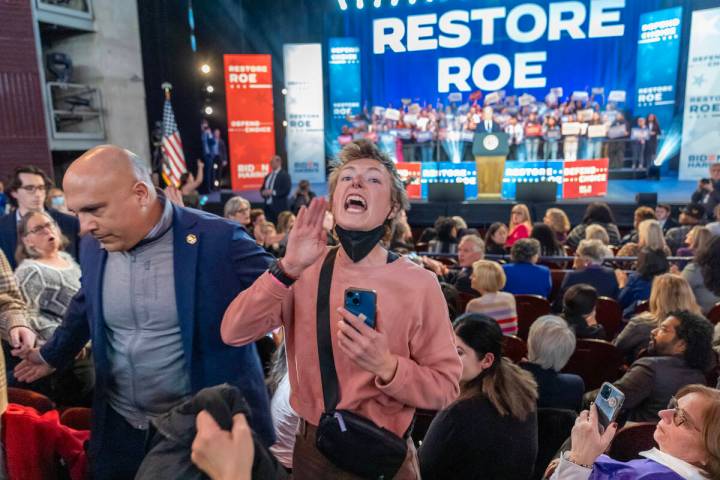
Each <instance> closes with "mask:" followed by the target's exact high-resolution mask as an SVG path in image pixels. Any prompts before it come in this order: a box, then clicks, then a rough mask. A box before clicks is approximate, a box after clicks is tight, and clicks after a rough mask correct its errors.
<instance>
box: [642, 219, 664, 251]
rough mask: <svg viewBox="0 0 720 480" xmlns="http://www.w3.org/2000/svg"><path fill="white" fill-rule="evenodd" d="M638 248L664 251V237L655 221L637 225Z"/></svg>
mask: <svg viewBox="0 0 720 480" xmlns="http://www.w3.org/2000/svg"><path fill="white" fill-rule="evenodd" d="M638 246H640V247H648V248H649V249H650V250H665V247H666V246H667V244H666V243H665V236H664V235H663V232H662V227H660V224H659V223H658V221H657V220H643V221H642V222H640V225H638Z"/></svg>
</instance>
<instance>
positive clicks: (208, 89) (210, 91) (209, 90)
mask: <svg viewBox="0 0 720 480" xmlns="http://www.w3.org/2000/svg"><path fill="white" fill-rule="evenodd" d="M205 91H206V92H207V93H213V92H214V91H215V87H213V86H212V85H208V86H206V87H205Z"/></svg>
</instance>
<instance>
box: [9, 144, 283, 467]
mask: <svg viewBox="0 0 720 480" xmlns="http://www.w3.org/2000/svg"><path fill="white" fill-rule="evenodd" d="M63 184H64V187H65V195H66V198H67V204H68V207H69V208H70V210H72V211H74V212H77V214H78V218H79V220H80V225H81V229H82V231H83V232H84V233H87V235H85V236H84V237H83V239H82V248H81V249H80V252H81V257H80V264H81V267H82V271H83V277H82V281H81V288H80V290H79V291H78V293H77V295H76V296H75V297H74V299H73V301H72V303H71V304H70V306H69V308H68V312H67V314H66V316H65V320H64V322H63V324H62V325H61V326H60V327H58V329H57V330H56V331H55V334H54V335H53V337H52V338H51V339H50V340H49V341H48V343H46V344H45V345H44V346H43V347H42V348H40V349H34V350H32V351H31V352H30V354H29V355H26V356H25V359H24V360H23V361H22V362H21V363H20V364H19V365H18V366H17V367H16V369H15V376H16V378H18V379H19V380H21V381H33V380H36V379H38V378H41V377H42V376H45V375H47V374H49V373H51V372H52V371H53V370H54V369H55V368H62V367H63V366H64V365H67V364H68V363H69V362H70V361H71V360H72V359H73V358H74V357H75V355H77V353H78V352H80V350H81V349H82V347H83V346H84V345H85V344H86V343H87V342H88V340H92V345H93V362H94V366H95V376H96V385H95V392H94V400H93V423H92V432H91V439H90V448H89V457H90V460H91V467H92V473H93V478H95V479H124V478H134V476H135V472H136V470H137V468H138V467H139V465H140V462H141V461H142V459H143V456H144V454H145V441H146V438H147V432H148V425H149V422H150V421H151V420H152V419H154V418H156V417H157V416H159V415H162V414H163V413H165V412H167V411H169V410H170V409H171V408H172V407H174V406H176V405H177V404H179V403H181V402H183V401H184V400H186V399H187V398H189V397H190V396H191V395H193V394H195V393H197V392H198V391H199V390H201V389H203V388H205V387H209V386H212V385H217V384H220V383H224V382H227V383H230V384H232V385H234V386H236V387H238V388H239V389H240V390H241V391H242V393H243V394H244V396H245V398H246V399H247V401H248V404H249V406H250V408H251V411H252V416H251V417H250V424H251V426H252V429H253V431H255V432H256V433H257V434H258V435H259V437H260V438H261V439H262V440H263V443H264V444H265V445H266V446H269V445H270V444H272V443H273V441H274V432H273V427H272V422H271V417H270V411H269V402H268V398H267V392H266V389H265V385H264V381H263V375H262V370H261V367H260V362H259V358H258V355H257V351H256V349H255V347H254V345H252V344H250V345H248V346H244V347H239V348H238V347H230V346H228V345H225V343H224V342H223V341H222V339H221V337H220V323H221V321H222V316H223V314H224V312H225V309H226V308H227V306H228V305H229V304H230V302H231V301H232V300H233V299H234V298H235V297H236V296H237V295H238V293H240V292H241V291H242V290H244V289H245V288H246V287H248V286H249V285H251V284H252V283H253V282H254V281H255V279H256V278H257V277H258V276H259V275H260V274H261V273H263V272H264V271H266V270H267V268H268V266H269V265H270V262H271V261H272V258H271V257H270V256H269V255H268V254H267V253H265V251H264V250H263V249H262V248H260V247H258V246H257V245H256V244H255V242H254V241H253V240H252V239H251V238H250V237H249V236H248V234H247V232H246V231H245V230H244V229H243V227H241V226H240V225H238V224H237V223H234V222H230V221H227V220H224V219H221V218H220V217H217V216H214V215H210V214H205V213H202V212H198V211H196V210H192V209H185V208H182V207H177V206H174V205H172V204H171V203H170V202H169V201H168V200H166V199H165V198H164V197H162V196H159V195H158V194H157V193H156V191H155V189H154V188H153V186H152V183H151V179H150V173H149V171H148V169H147V166H146V165H145V162H143V161H142V160H141V159H139V158H138V157H137V156H135V155H134V154H132V153H131V152H128V151H127V150H123V149H121V148H119V147H116V146H112V145H104V146H100V147H96V148H93V149H91V150H89V151H88V152H86V153H85V154H84V155H83V156H81V157H80V158H79V159H77V160H76V161H75V162H74V163H73V164H72V165H71V166H70V168H69V169H68V171H67V173H66V174H65V179H64V182H63Z"/></svg>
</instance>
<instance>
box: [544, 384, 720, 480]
mask: <svg viewBox="0 0 720 480" xmlns="http://www.w3.org/2000/svg"><path fill="white" fill-rule="evenodd" d="M659 415H660V421H659V422H658V424H657V427H656V428H655V433H654V434H653V439H654V440H655V442H656V443H657V445H658V447H657V448H652V449H650V450H648V451H645V452H640V456H642V457H643V458H642V459H638V460H631V461H629V462H621V461H618V460H613V459H612V458H610V457H608V456H607V455H605V454H604V452H605V451H606V450H607V449H608V446H609V445H610V442H611V441H612V439H613V437H614V436H615V433H616V431H617V424H614V423H613V424H611V425H610V426H609V427H608V428H607V429H606V430H605V431H604V433H602V434H601V433H600V430H599V427H598V412H597V407H595V405H594V404H593V405H592V406H591V408H590V410H589V411H588V410H585V411H583V412H581V413H580V416H579V417H578V419H577V421H576V422H575V426H574V427H573V429H572V435H571V442H572V447H571V449H570V451H567V452H564V453H563V454H562V455H561V457H560V460H559V464H558V466H557V468H556V469H555V472H554V473H553V475H552V477H551V480H586V479H593V480H605V479H608V480H609V479H621V478H623V479H648V480H650V479H658V480H660V479H662V480H676V479H677V480H680V479H698V480H700V479H703V478H712V479H716V478H720V442H718V438H720V392H718V391H717V390H715V389H712V388H709V387H706V386H704V385H688V386H686V387H683V388H682V389H681V390H680V391H678V392H677V394H676V395H675V398H674V399H673V400H672V401H671V402H670V405H668V408H667V409H665V410H661V411H660V413H659Z"/></svg>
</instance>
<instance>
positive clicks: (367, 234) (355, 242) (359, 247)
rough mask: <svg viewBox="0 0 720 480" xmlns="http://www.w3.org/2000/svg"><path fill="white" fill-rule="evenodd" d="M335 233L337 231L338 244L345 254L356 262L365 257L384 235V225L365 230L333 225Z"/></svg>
mask: <svg viewBox="0 0 720 480" xmlns="http://www.w3.org/2000/svg"><path fill="white" fill-rule="evenodd" d="M335 233H337V236H338V238H339V239H340V244H341V245H342V247H343V250H345V253H346V254H347V256H348V257H350V259H352V261H353V262H355V263H357V262H359V261H360V260H362V259H363V258H365V257H367V255H368V253H370V251H372V249H373V248H375V245H377V244H378V242H379V241H380V239H381V238H382V237H383V235H385V225H380V226H379V227H375V228H373V229H372V230H367V231H360V230H345V229H344V228H342V227H341V226H340V225H335Z"/></svg>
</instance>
